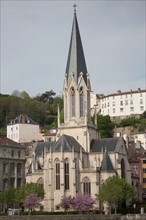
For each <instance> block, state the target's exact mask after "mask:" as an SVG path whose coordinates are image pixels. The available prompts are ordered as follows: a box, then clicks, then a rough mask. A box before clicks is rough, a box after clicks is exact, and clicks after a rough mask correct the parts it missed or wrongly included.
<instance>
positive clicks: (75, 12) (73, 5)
mask: <svg viewBox="0 0 146 220" xmlns="http://www.w3.org/2000/svg"><path fill="white" fill-rule="evenodd" d="M73 7H74V13H76V7H77V5H76V4H74V5H73Z"/></svg>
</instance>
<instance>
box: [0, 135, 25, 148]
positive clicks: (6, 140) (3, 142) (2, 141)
mask: <svg viewBox="0 0 146 220" xmlns="http://www.w3.org/2000/svg"><path fill="white" fill-rule="evenodd" d="M0 145H11V146H19V147H20V146H22V145H21V144H19V143H17V142H15V141H13V140H11V139H9V138H6V137H3V136H0Z"/></svg>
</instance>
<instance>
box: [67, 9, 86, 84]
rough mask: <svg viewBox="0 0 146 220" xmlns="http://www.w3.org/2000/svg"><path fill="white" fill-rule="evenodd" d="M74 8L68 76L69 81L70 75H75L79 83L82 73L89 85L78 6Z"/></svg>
mask: <svg viewBox="0 0 146 220" xmlns="http://www.w3.org/2000/svg"><path fill="white" fill-rule="evenodd" d="M73 7H74V18H73V25H72V32H71V40H70V47H69V53H68V59H67V66H66V74H67V78H68V79H69V77H70V75H71V74H73V75H74V78H75V81H76V82H78V78H79V76H80V73H81V72H82V73H83V77H84V80H85V82H86V83H87V76H86V74H87V68H86V62H85V57H84V52H83V47H82V42H81V37H80V31H79V26H78V21H77V16H76V5H74V6H73Z"/></svg>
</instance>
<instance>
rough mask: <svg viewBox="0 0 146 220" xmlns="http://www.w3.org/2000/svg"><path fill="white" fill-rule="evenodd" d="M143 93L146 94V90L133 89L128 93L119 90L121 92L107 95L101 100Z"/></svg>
mask: <svg viewBox="0 0 146 220" xmlns="http://www.w3.org/2000/svg"><path fill="white" fill-rule="evenodd" d="M143 92H146V89H137V90H132V89H131V90H130V91H126V92H122V91H121V90H119V91H117V93H112V94H109V95H105V96H103V97H101V99H104V98H106V97H110V96H119V95H128V94H135V93H143Z"/></svg>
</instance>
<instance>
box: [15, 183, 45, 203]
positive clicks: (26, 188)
mask: <svg viewBox="0 0 146 220" xmlns="http://www.w3.org/2000/svg"><path fill="white" fill-rule="evenodd" d="M31 193H32V194H35V195H36V196H37V197H38V198H41V199H43V198H44V195H45V192H44V189H43V188H42V187H40V186H38V185H37V183H32V182H31V183H26V184H23V185H22V186H21V187H20V188H18V189H17V190H16V194H15V201H16V203H17V204H20V203H23V202H24V200H25V199H26V197H27V196H28V195H29V194H31Z"/></svg>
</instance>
